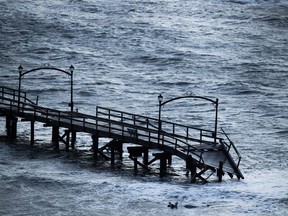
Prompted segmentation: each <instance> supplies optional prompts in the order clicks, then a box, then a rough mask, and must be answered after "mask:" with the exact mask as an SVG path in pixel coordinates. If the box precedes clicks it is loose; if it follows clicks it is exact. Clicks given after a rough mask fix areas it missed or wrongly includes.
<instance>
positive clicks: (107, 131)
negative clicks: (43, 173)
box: [0, 87, 244, 182]
mask: <svg viewBox="0 0 288 216" xmlns="http://www.w3.org/2000/svg"><path fill="white" fill-rule="evenodd" d="M0 116H2V117H5V118H6V124H5V127H6V131H7V136H8V137H10V138H12V139H14V138H16V136H17V122H18V121H29V122H30V125H31V133H30V142H31V145H34V124H35V122H41V123H43V125H44V126H45V127H51V134H52V135H51V139H52V142H53V144H54V148H55V149H56V150H58V149H59V142H62V143H64V144H65V148H66V151H69V149H70V148H72V149H74V148H75V144H76V139H77V133H78V132H85V133H88V134H91V143H92V147H93V151H94V158H95V160H97V159H98V157H100V156H103V157H107V156H106V155H105V154H104V153H103V150H104V149H105V148H109V149H110V152H111V155H110V157H109V159H110V160H111V164H112V165H113V164H114V161H115V154H116V153H117V154H119V157H120V158H121V157H122V153H123V143H131V144H134V145H133V146H131V147H128V153H129V158H130V159H131V160H133V161H134V171H135V173H136V172H137V167H138V166H141V168H143V169H147V170H149V165H151V164H152V163H153V162H155V161H156V160H159V161H160V176H161V177H164V176H165V175H166V170H167V164H171V163H172V156H177V157H179V158H181V159H183V160H184V161H185V163H186V169H187V175H188V174H190V175H191V182H197V181H203V182H206V181H207V179H208V178H210V176H212V175H216V176H217V177H218V180H219V181H222V176H223V175H224V174H225V173H227V174H228V175H229V176H230V177H231V178H232V177H233V176H236V177H237V178H238V179H240V178H241V179H244V176H243V175H242V173H241V171H240V169H239V165H240V161H241V155H240V153H239V152H238V150H237V149H236V147H235V145H234V143H233V142H232V141H231V140H230V139H229V137H228V136H227V134H225V132H224V131H223V132H224V135H225V136H224V137H218V136H217V135H216V134H215V132H214V131H209V130H203V129H200V128H193V127H188V126H184V125H180V124H176V123H172V122H167V121H161V120H159V119H156V118H150V117H147V116H141V115H136V114H132V113H128V112H121V111H117V110H113V109H108V108H104V107H97V108H96V115H95V116H91V115H86V114H84V113H79V112H74V111H73V110H72V111H71V112H63V111H59V110H55V109H49V108H47V107H41V106H38V105H36V103H35V102H33V101H31V100H29V98H28V97H27V94H26V93H25V92H23V91H20V89H19V90H15V89H11V88H7V87H0ZM159 125H161V127H160V128H159ZM60 128H64V129H65V132H64V134H62V135H61V134H60V133H59V131H60ZM183 131H184V133H183ZM190 132H191V134H192V132H193V134H198V135H197V136H195V137H191V136H190V135H189V134H190ZM101 137H107V138H111V139H112V141H111V142H110V143H108V144H107V145H105V146H103V147H99V138H101ZM135 144H136V145H135ZM150 149H158V150H159V153H154V154H153V158H152V159H151V160H150V161H149V157H148V153H149V150H150ZM139 158H142V159H143V161H140V160H139Z"/></svg>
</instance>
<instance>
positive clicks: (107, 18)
mask: <svg viewBox="0 0 288 216" xmlns="http://www.w3.org/2000/svg"><path fill="white" fill-rule="evenodd" d="M20 64H21V65H22V66H23V68H24V70H29V69H32V68H36V67H39V66H41V65H43V64H46V65H47V64H50V65H52V66H55V67H58V68H61V69H65V70H66V69H67V70H68V68H69V66H70V65H71V64H73V66H74V67H75V71H74V100H75V106H76V107H77V108H78V110H79V112H84V113H87V114H92V115H94V114H95V107H96V106H102V107H109V108H113V109H117V110H121V111H127V112H131V113H135V114H140V115H147V116H149V117H157V114H158V107H157V105H158V101H157V96H158V95H159V94H160V93H161V94H162V95H163V96H164V99H165V100H168V99H170V98H173V97H177V96H181V95H185V94H187V93H193V94H194V95H200V96H211V97H213V98H219V103H220V104H219V127H223V128H224V129H225V131H226V132H227V133H228V134H229V136H230V138H231V139H232V140H233V141H234V143H235V145H236V146H237V148H238V150H239V151H240V152H241V155H242V161H241V164H240V168H241V171H242V172H243V175H244V177H245V179H244V180H236V179H232V180H231V179H230V178H229V177H228V176H224V181H223V182H222V183H218V182H214V181H212V182H210V183H208V184H189V179H187V178H186V176H185V175H184V174H185V164H184V163H183V161H180V160H177V159H175V160H173V163H172V166H171V168H169V171H170V173H171V175H169V176H168V177H166V178H164V179H162V180H160V179H159V175H158V174H157V172H159V170H157V165H155V167H154V168H153V169H154V174H147V173H144V172H142V171H141V170H140V171H139V172H140V173H139V175H137V176H134V175H133V163H132V162H131V161H129V159H127V152H126V153H125V154H126V157H125V154H124V161H123V163H120V162H119V163H117V165H116V166H115V167H111V166H110V165H109V161H104V160H100V161H98V162H96V163H95V162H94V161H93V160H92V157H91V152H90V148H91V137H90V136H89V135H87V134H80V135H78V137H77V143H76V148H77V149H78V151H74V152H69V153H66V152H65V151H64V150H61V151H60V152H54V151H53V150H51V131H50V130H49V128H43V127H42V125H41V124H36V131H35V135H36V137H35V138H36V144H35V147H30V146H29V134H30V127H29V124H27V123H25V122H19V123H18V138H17V140H16V141H15V142H11V141H8V140H6V139H4V138H1V140H0V214H1V215H165V216H168V215H279V216H280V215H281V216H282V215H288V162H287V152H288V144H287V140H288V112H287V111H288V91H287V87H288V2H287V1H284V0H265V1H264V0H263V1H261V0H237V1H234V0H207V1H204V0H190V1H188V0H161V1H159V0H113V1H110V0H105V1H104V0H62V1H58V0H50V1H47V0H45V1H44V0H37V1H32V0H0V85H4V86H7V87H13V88H17V87H18V71H17V68H18V66H19V65H20ZM69 82H70V80H69V77H68V76H66V75H63V74H58V73H51V71H50V72H49V73H47V72H46V73H45V72H43V73H38V74H37V73H35V74H33V75H32V74H31V75H28V74H27V76H25V77H24V78H23V80H22V90H25V91H27V92H28V94H29V95H30V97H31V99H34V100H35V99H36V97H37V96H39V104H40V105H43V106H49V107H51V108H57V109H61V110H69V107H68V106H67V104H68V103H69V99H70V96H69V94H70V87H69ZM193 103H194V101H193V100H183V101H181V102H179V103H173V104H171V105H169V106H168V104H167V106H165V107H164V108H163V112H162V115H163V118H164V119H167V120H169V121H173V122H179V123H182V124H186V125H197V126H199V125H200V126H203V127H206V126H207V125H209V123H207V124H206V120H207V122H209V119H207V117H209V118H210V117H211V116H210V115H208V114H207V115H206V114H205V113H206V112H204V113H203V112H201V111H199V108H197V106H196V108H195V106H193ZM211 109H212V110H213V107H211ZM207 110H209V109H207ZM198 115H202V116H201V117H198ZM212 116H213V115H212ZM4 120H5V119H4V118H1V119H0V133H1V135H5V121H4ZM100 141H101V143H102V144H105V142H107V140H106V139H102V140H100ZM108 141H109V140H108ZM127 145H128V144H127ZM169 201H171V202H176V201H178V203H179V206H178V209H170V208H168V207H167V204H168V202H169Z"/></svg>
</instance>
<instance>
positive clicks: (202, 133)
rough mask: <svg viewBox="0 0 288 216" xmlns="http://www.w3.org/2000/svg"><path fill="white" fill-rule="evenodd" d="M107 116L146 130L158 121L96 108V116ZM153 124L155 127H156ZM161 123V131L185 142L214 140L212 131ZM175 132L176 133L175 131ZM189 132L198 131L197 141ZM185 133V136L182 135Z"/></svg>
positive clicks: (165, 122)
mask: <svg viewBox="0 0 288 216" xmlns="http://www.w3.org/2000/svg"><path fill="white" fill-rule="evenodd" d="M102 115H103V116H107V118H109V119H112V118H113V119H114V118H116V119H119V120H120V121H121V122H124V121H131V122H133V124H134V125H136V122H137V123H139V124H138V125H137V126H139V125H140V124H143V125H146V127H147V128H148V127H149V126H152V127H154V128H155V127H156V126H153V124H152V123H151V122H156V123H157V125H158V119H156V118H150V117H146V116H142V115H135V114H131V113H127V112H122V111H118V110H114V109H109V108H104V107H96V116H102ZM156 123H155V125H156ZM161 123H162V128H161V129H162V130H164V129H165V131H166V132H167V133H171V134H175V135H176V136H178V137H183V138H185V139H186V140H192V141H193V140H201V142H202V141H203V142H205V141H206V142H210V140H205V138H210V139H214V131H211V130H206V129H201V128H196V127H191V126H185V125H181V124H177V123H172V122H168V121H161ZM176 130H177V131H176ZM191 131H192V132H193V131H198V132H197V133H199V135H198V136H199V139H197V138H191V135H190V133H191ZM183 133H185V135H183Z"/></svg>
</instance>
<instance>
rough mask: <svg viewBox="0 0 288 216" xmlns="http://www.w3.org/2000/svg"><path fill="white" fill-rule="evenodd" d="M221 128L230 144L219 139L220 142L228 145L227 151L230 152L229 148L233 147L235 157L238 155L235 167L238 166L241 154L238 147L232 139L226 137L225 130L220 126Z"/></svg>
mask: <svg viewBox="0 0 288 216" xmlns="http://www.w3.org/2000/svg"><path fill="white" fill-rule="evenodd" d="M221 130H222V132H223V134H224V135H225V137H226V138H227V139H228V141H229V143H230V145H228V144H227V143H226V142H223V140H220V142H221V143H222V144H226V145H227V146H228V153H229V152H230V149H231V146H232V147H233V149H234V151H235V153H236V155H237V157H238V162H237V168H238V167H239V165H240V161H241V159H242V156H241V154H240V152H239V151H238V149H237V148H236V146H235V144H234V143H233V141H232V140H231V139H230V138H229V137H228V135H227V134H226V132H225V131H224V129H223V128H222V127H221Z"/></svg>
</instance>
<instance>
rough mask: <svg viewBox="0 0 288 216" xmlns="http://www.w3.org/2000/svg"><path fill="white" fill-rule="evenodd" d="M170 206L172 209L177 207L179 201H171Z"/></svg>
mask: <svg viewBox="0 0 288 216" xmlns="http://www.w3.org/2000/svg"><path fill="white" fill-rule="evenodd" d="M168 207H170V208H171V209H174V208H176V209H177V207H178V202H176V203H175V204H173V203H171V202H169V204H168Z"/></svg>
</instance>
